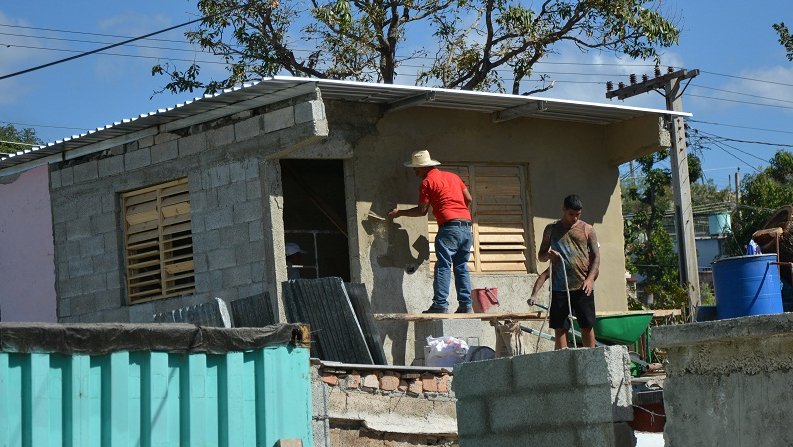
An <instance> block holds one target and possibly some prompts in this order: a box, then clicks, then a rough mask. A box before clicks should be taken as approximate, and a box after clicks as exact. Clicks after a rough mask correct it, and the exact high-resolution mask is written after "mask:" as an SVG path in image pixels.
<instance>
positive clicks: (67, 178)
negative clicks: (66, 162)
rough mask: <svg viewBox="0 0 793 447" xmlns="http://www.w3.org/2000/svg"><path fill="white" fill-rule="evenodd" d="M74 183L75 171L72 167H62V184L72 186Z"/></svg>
mask: <svg viewBox="0 0 793 447" xmlns="http://www.w3.org/2000/svg"><path fill="white" fill-rule="evenodd" d="M72 184H74V173H73V171H72V167H71V166H69V167H66V168H63V169H61V186H71V185H72Z"/></svg>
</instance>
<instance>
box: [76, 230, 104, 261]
mask: <svg viewBox="0 0 793 447" xmlns="http://www.w3.org/2000/svg"><path fill="white" fill-rule="evenodd" d="M104 252H105V238H103V237H102V236H101V235H99V236H98V237H97V236H93V237H87V238H83V239H80V256H94V255H99V254H102V253H104Z"/></svg>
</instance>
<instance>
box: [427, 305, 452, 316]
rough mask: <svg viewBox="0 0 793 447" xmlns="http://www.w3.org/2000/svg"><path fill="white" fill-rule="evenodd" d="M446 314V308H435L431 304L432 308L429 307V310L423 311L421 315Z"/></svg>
mask: <svg viewBox="0 0 793 447" xmlns="http://www.w3.org/2000/svg"><path fill="white" fill-rule="evenodd" d="M447 312H448V311H447V310H446V308H445V307H437V306H435V305H434V304H433V305H432V306H430V308H429V309H427V310H425V311H424V312H422V313H423V314H445V313H447Z"/></svg>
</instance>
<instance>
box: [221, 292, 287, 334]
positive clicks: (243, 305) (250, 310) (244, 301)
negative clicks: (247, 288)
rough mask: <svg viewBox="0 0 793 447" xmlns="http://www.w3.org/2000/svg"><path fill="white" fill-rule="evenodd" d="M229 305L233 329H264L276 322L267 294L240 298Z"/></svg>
mask: <svg viewBox="0 0 793 447" xmlns="http://www.w3.org/2000/svg"><path fill="white" fill-rule="evenodd" d="M229 304H230V305H231V320H232V321H233V322H234V327H264V326H268V325H271V324H276V323H277V322H278V321H276V318H275V315H273V308H272V306H271V304H270V294H269V293H266V292H265V293H264V294H262V295H254V296H250V297H248V298H241V299H238V300H234V301H232V302H230V303H229Z"/></svg>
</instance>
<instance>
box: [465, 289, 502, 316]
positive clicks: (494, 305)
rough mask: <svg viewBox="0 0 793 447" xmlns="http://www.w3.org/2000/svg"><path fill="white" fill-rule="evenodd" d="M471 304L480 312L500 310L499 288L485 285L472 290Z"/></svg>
mask: <svg viewBox="0 0 793 447" xmlns="http://www.w3.org/2000/svg"><path fill="white" fill-rule="evenodd" d="M471 304H473V306H474V312H476V313H478V314H480V313H485V312H495V311H497V310H498V288H496V287H493V288H489V287H485V288H484V289H474V290H472V291H471Z"/></svg>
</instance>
